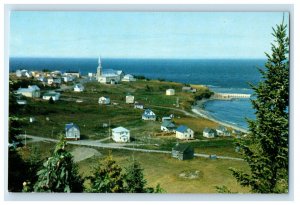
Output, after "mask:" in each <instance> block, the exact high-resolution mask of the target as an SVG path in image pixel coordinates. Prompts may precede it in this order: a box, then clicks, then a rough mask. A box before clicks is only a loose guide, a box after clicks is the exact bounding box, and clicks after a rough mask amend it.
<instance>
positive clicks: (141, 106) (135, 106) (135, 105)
mask: <svg viewBox="0 0 300 205" xmlns="http://www.w3.org/2000/svg"><path fill="white" fill-rule="evenodd" d="M134 108H136V109H141V110H143V109H144V105H143V104H142V103H139V102H135V103H134Z"/></svg>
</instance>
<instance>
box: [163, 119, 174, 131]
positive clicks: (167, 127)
mask: <svg viewBox="0 0 300 205" xmlns="http://www.w3.org/2000/svg"><path fill="white" fill-rule="evenodd" d="M175 128H176V126H175V124H174V123H172V122H171V121H168V120H166V121H164V122H163V123H162V124H161V126H160V130H161V131H165V132H174V130H175Z"/></svg>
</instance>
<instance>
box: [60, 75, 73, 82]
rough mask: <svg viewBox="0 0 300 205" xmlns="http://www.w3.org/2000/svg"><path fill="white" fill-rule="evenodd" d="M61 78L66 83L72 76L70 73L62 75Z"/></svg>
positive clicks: (71, 79)
mask: <svg viewBox="0 0 300 205" xmlns="http://www.w3.org/2000/svg"><path fill="white" fill-rule="evenodd" d="M62 79H63V80H64V82H65V83H67V82H71V81H73V80H74V77H73V76H71V75H64V76H62Z"/></svg>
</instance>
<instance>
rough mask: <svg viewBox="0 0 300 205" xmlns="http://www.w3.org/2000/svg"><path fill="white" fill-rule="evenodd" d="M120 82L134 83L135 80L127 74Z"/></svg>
mask: <svg viewBox="0 0 300 205" xmlns="http://www.w3.org/2000/svg"><path fill="white" fill-rule="evenodd" d="M122 81H124V82H132V81H135V78H134V77H133V76H132V75H130V74H127V75H125V76H124V77H123V78H122Z"/></svg>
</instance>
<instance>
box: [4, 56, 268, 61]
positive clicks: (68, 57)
mask: <svg viewBox="0 0 300 205" xmlns="http://www.w3.org/2000/svg"><path fill="white" fill-rule="evenodd" d="M8 58H9V59H10V58H49V59H51V58H52V59H53V58H55V59H98V56H97V57H96V56H95V57H83V56H78V57H72V56H63V57H59V56H57V57H55V56H9V57H8ZM101 58H102V59H159V60H164V59H165V60H243V59H245V60H249V59H253V60H266V59H267V57H264V58H263V57H248V58H247V57H241V58H235V57H227V58H226V57H222V58H218V57H209V58H201V57H193V58H174V57H166V58H162V57H103V56H101Z"/></svg>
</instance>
